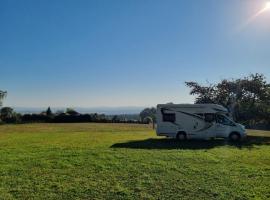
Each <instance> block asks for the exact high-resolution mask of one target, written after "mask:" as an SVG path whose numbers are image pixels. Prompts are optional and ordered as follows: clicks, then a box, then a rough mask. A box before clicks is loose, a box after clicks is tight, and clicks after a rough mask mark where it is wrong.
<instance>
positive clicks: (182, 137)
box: [176, 132, 187, 141]
mask: <svg viewBox="0 0 270 200" xmlns="http://www.w3.org/2000/svg"><path fill="white" fill-rule="evenodd" d="M176 139H177V140H179V141H182V140H186V139H187V134H186V133H185V132H179V133H177V136H176Z"/></svg>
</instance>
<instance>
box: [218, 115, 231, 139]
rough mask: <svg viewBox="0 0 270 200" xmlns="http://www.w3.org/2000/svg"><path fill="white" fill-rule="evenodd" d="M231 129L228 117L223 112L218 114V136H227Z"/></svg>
mask: <svg viewBox="0 0 270 200" xmlns="http://www.w3.org/2000/svg"><path fill="white" fill-rule="evenodd" d="M229 131H230V122H229V121H228V119H227V118H226V117H225V116H223V115H221V114H217V115H216V125H215V132H216V137H227V135H228V134H229V133H228V132H229Z"/></svg>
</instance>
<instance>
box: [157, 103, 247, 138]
mask: <svg viewBox="0 0 270 200" xmlns="http://www.w3.org/2000/svg"><path fill="white" fill-rule="evenodd" d="M228 116H229V113H228V110H227V109H226V108H224V107H223V106H221V105H217V104H159V105H157V116H156V117H157V128H156V132H157V135H158V136H167V137H170V138H176V139H179V140H184V139H210V138H229V139H230V140H233V141H238V140H241V139H243V138H245V137H246V130H245V127H244V126H243V125H241V124H238V123H236V122H234V121H233V120H232V119H230V118H229V117H228Z"/></svg>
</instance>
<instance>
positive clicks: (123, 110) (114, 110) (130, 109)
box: [13, 106, 145, 115]
mask: <svg viewBox="0 0 270 200" xmlns="http://www.w3.org/2000/svg"><path fill="white" fill-rule="evenodd" d="M72 108H73V109H75V110H76V111H77V112H79V113H82V114H84V113H98V114H106V115H121V114H139V113H140V112H141V111H142V110H143V109H144V108H145V107H136V106H127V107H89V108H83V107H72ZM13 109H14V110H15V111H16V112H18V113H21V114H29V113H40V112H42V111H44V110H46V109H47V107H34V108H31V107H13ZM51 109H52V111H53V112H57V111H65V110H66V108H65V107H51Z"/></svg>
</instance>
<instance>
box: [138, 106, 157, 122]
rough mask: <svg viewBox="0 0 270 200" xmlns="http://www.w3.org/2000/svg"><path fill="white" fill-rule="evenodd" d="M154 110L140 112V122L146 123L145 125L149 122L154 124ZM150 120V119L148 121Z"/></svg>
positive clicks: (147, 109)
mask: <svg viewBox="0 0 270 200" xmlns="http://www.w3.org/2000/svg"><path fill="white" fill-rule="evenodd" d="M156 113H157V111H156V108H154V107H152V108H145V109H144V110H143V111H141V112H140V118H141V121H146V122H147V123H149V122H151V121H150V120H152V121H153V122H156ZM149 118H150V119H149Z"/></svg>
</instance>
